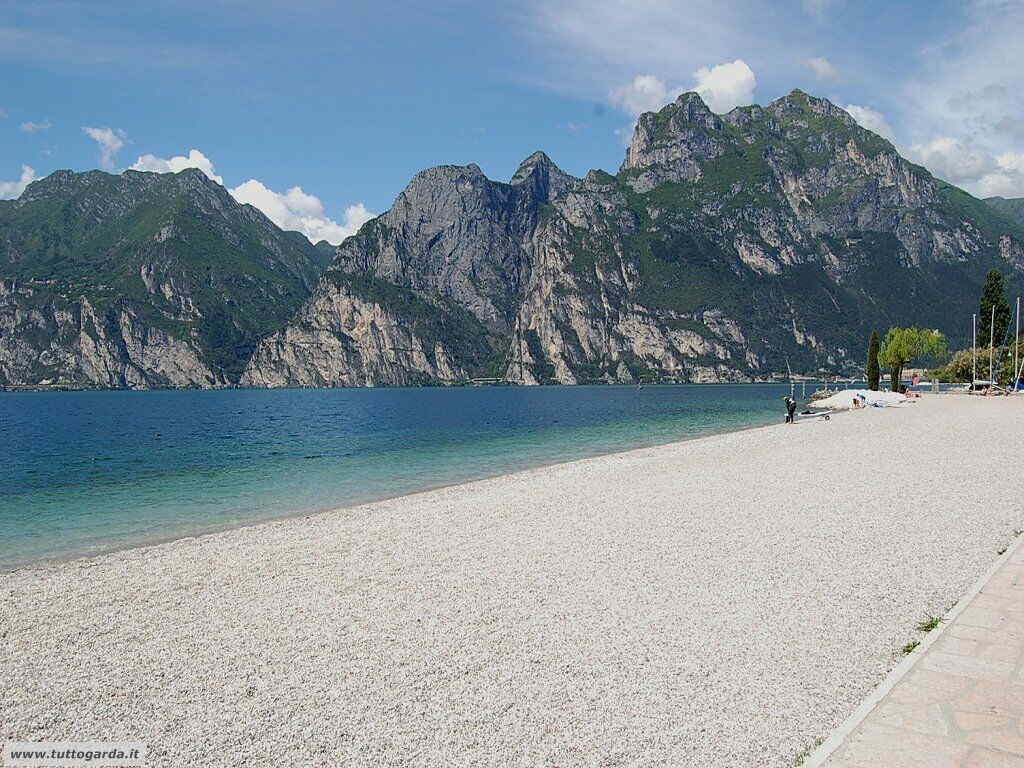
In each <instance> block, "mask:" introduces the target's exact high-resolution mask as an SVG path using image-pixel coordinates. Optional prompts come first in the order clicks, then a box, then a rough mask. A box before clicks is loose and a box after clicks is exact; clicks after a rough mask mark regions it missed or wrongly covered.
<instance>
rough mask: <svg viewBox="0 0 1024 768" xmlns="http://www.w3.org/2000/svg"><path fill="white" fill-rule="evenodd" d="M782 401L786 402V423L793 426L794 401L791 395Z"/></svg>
mask: <svg viewBox="0 0 1024 768" xmlns="http://www.w3.org/2000/svg"><path fill="white" fill-rule="evenodd" d="M782 399H783V400H785V401H786V423H787V424H795V423H796V416H795V414H796V400H794V399H793V398H792V396H791V395H786V396H785V397H784V398H782Z"/></svg>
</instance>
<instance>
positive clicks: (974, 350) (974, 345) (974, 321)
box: [971, 315, 978, 392]
mask: <svg viewBox="0 0 1024 768" xmlns="http://www.w3.org/2000/svg"><path fill="white" fill-rule="evenodd" d="M971 330H972V332H973V340H972V341H971V392H973V391H974V382H976V381H977V380H978V316H977V315H971Z"/></svg>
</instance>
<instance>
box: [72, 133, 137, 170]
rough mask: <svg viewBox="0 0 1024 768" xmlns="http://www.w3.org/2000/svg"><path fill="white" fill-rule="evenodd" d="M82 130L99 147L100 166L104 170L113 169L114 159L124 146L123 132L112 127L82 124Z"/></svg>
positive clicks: (124, 137)
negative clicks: (91, 126) (92, 126)
mask: <svg viewBox="0 0 1024 768" xmlns="http://www.w3.org/2000/svg"><path fill="white" fill-rule="evenodd" d="M82 131H83V132H84V133H85V134H86V135H87V136H88V137H89V138H90V139H92V140H93V141H95V142H96V143H97V144H98V145H99V148H100V167H101V168H102V169H103V170H105V171H112V170H114V160H115V159H116V157H117V153H118V152H120V151H121V147H123V146H124V142H125V139H126V138H127V137H126V136H125V132H124V131H121V130H115V129H113V128H90V127H88V126H84V125H83V126H82Z"/></svg>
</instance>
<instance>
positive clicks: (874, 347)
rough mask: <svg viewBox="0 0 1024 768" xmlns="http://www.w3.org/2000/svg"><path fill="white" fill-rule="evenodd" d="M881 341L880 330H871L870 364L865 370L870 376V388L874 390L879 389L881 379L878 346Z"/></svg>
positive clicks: (869, 345) (869, 344) (868, 376)
mask: <svg viewBox="0 0 1024 768" xmlns="http://www.w3.org/2000/svg"><path fill="white" fill-rule="evenodd" d="M879 346H881V342H880V341H879V339H878V331H872V332H871V340H870V341H869V342H868V364H867V367H866V368H865V372H866V374H867V378H868V389H870V390H871V391H872V392H877V391H878V386H879V380H880V379H881V377H882V372H881V370H880V369H879V367H878V348H879Z"/></svg>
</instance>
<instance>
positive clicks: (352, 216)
mask: <svg viewBox="0 0 1024 768" xmlns="http://www.w3.org/2000/svg"><path fill="white" fill-rule="evenodd" d="M229 191H230V192H231V195H232V196H233V197H234V198H235V199H236V200H237V201H238V202H240V203H249V204H250V205H252V206H255V207H256V208H259V209H260V210H261V211H263V213H264V214H266V216H267V218H269V219H270V220H271V221H272V222H274V223H275V224H276V225H277V226H279V227H281V229H285V230H294V231H298V232H301V233H302V234H304V235H305V236H306V237H308V238H309V239H310V241H312V242H314V243H316V242H319V241H320V240H326V241H327V242H329V243H331V244H332V245H337V244H338V243H340V242H341V241H342V240H344V239H345V238H346V237H348V236H349V235H354V234H355V233H356V232H357V231H358V229H359V227H361V226H362V225H363V224H365V223H366V222H367V221H369V220H370V219H372V218H373V217H374V214H373V213H371V212H370V211H368V210H367V209H366V206H365V205H363V204H362V203H356V204H355V205H350V206H348V207H347V208H346V209H345V213H344V219H343V220H342V222H341V223H340V224H339V223H338V222H337V221H335V220H334V219H332V218H330V217H329V216H328V215H327V213H326V212H325V210H324V204H323V203H322V202H321V201H320V198H318V197H317V196H316V195H310V194H307V193H306V192H304V191H303V190H302V187H292V188H291V189H289V190H288V191H287V192H285V193H284V194H279V193H277V192H275V191H274V190H272V189H270V188H268V187H267V186H265V185H264V184H263V183H262V182H260V181H257V180H256V179H249V181H247V182H245V183H244V184H239V185H238V186H237V187H235V188H234V189H231V190H229Z"/></svg>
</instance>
